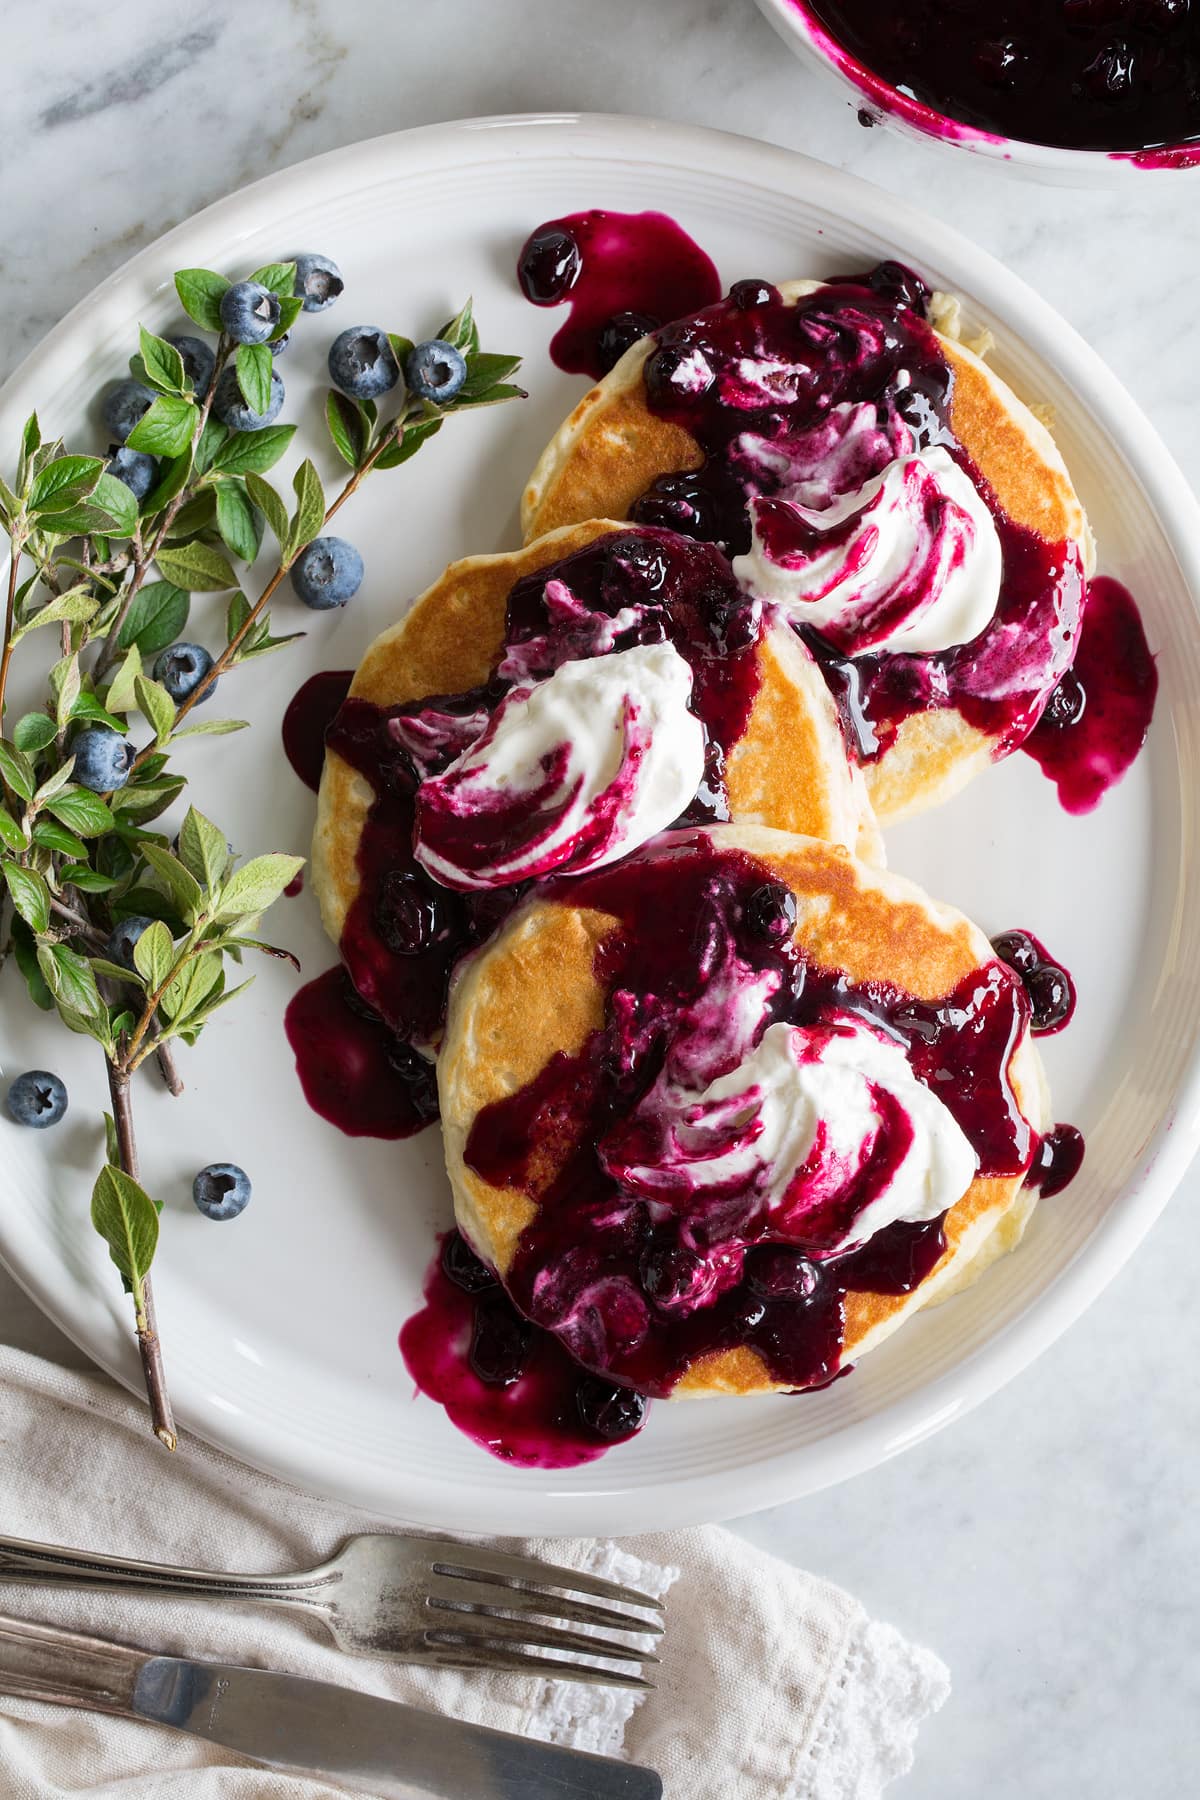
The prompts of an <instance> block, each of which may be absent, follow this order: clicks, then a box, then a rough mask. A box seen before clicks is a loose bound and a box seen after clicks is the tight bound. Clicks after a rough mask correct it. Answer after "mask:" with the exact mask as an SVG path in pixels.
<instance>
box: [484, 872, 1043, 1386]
mask: <svg viewBox="0 0 1200 1800" xmlns="http://www.w3.org/2000/svg"><path fill="white" fill-rule="evenodd" d="M772 890H775V891H776V892H779V884H778V883H774V882H771V881H770V880H769V879H767V878H765V871H764V870H763V868H762V866H761V865H760V864H758V863H756V862H755V861H754V860H753V859H752V858H750V857H748V856H745V855H744V854H741V853H731V852H719V851H716V850H713V849H712V848H711V847H708V846H707V845H706V842H705V840H703V839H702V838H701V839H699V840H688V850H687V854H686V855H682V854H681V855H680V856H679V857H673V856H671V855H668V854H663V853H662V852H661V851H660V852H659V853H658V855H657V856H655V857H653V858H649V859H648V858H646V857H645V856H644V855H643V856H635V857H633V858H630V859H629V860H628V861H627V862H625V863H623V864H621V865H618V866H617V867H615V868H613V869H605V870H599V871H596V872H594V873H593V874H591V875H589V876H586V877H583V878H580V879H579V880H577V881H573V882H563V883H560V884H556V886H555V887H554V888H553V889H550V890H547V892H548V893H549V894H550V895H551V896H552V897H556V898H563V899H565V900H568V901H570V902H571V903H572V904H577V905H581V906H585V905H586V906H588V907H596V908H597V909H599V910H600V911H602V912H605V913H610V914H612V915H613V916H614V917H615V918H616V919H618V920H619V921H620V924H619V927H618V928H617V929H616V930H615V931H614V932H612V933H611V934H610V935H609V936H608V937H607V938H606V939H605V940H604V942H603V943H602V944H601V946H600V948H599V950H598V952H597V967H596V974H597V979H598V980H599V981H600V982H601V984H602V985H603V987H604V989H605V991H606V992H607V993H608V994H609V995H610V1003H609V1017H608V1022H607V1024H606V1026H605V1028H604V1029H603V1030H602V1031H599V1032H596V1033H594V1034H593V1035H592V1036H591V1037H590V1038H589V1039H588V1040H587V1042H586V1043H585V1044H584V1045H583V1047H582V1049H581V1050H580V1052H579V1053H578V1054H577V1055H575V1056H566V1055H562V1054H560V1055H558V1056H555V1057H554V1058H552V1059H551V1061H550V1062H549V1063H548V1064H547V1065H546V1067H545V1068H544V1069H543V1070H542V1071H541V1072H540V1074H539V1075H538V1076H537V1077H536V1078H535V1079H534V1080H533V1081H532V1082H531V1083H529V1085H528V1086H526V1087H525V1088H523V1089H521V1090H520V1091H518V1092H517V1093H515V1094H513V1095H512V1096H511V1097H509V1098H508V1099H506V1100H503V1101H500V1102H497V1103H495V1104H494V1105H492V1106H490V1107H488V1108H486V1109H485V1110H484V1111H483V1112H482V1113H480V1114H479V1116H478V1117H477V1119H476V1120H475V1123H474V1125H473V1127H472V1130H471V1134H470V1137H469V1140H468V1144H467V1149H466V1160H467V1163H468V1165H469V1166H470V1167H471V1168H472V1169H473V1170H474V1171H475V1172H476V1173H477V1174H479V1175H480V1176H481V1177H482V1178H483V1179H484V1180H486V1181H488V1182H490V1183H492V1184H493V1185H495V1186H497V1187H506V1186H513V1187H518V1188H519V1187H522V1186H524V1185H526V1184H527V1183H528V1182H529V1180H530V1178H531V1175H530V1171H531V1169H532V1166H533V1158H534V1157H535V1155H536V1156H537V1157H538V1158H539V1160H541V1159H544V1157H545V1155H546V1154H547V1152H548V1153H549V1154H550V1155H551V1156H554V1157H559V1156H560V1157H561V1162H560V1163H559V1164H558V1173H557V1174H556V1176H555V1177H554V1179H553V1181H552V1182H551V1184H550V1186H549V1188H548V1189H546V1190H545V1191H543V1192H541V1193H540V1194H539V1200H540V1206H539V1211H538V1213H537V1216H536V1217H535V1219H534V1220H533V1221H532V1223H531V1224H530V1225H529V1226H528V1227H527V1228H526V1229H525V1231H524V1232H523V1233H522V1235H521V1238H520V1240H519V1242H518V1245H517V1249H516V1253H515V1256H514V1259H513V1262H512V1264H511V1266H510V1267H509V1269H508V1270H507V1272H506V1278H505V1284H506V1287H507V1288H508V1290H509V1292H510V1294H511V1295H512V1297H513V1299H514V1300H515V1302H516V1305H517V1307H518V1308H519V1310H520V1311H521V1313H522V1314H523V1315H524V1316H526V1317H528V1318H531V1319H533V1320H534V1321H535V1322H537V1323H539V1324H542V1325H544V1326H547V1327H550V1328H553V1329H554V1330H556V1331H557V1332H558V1333H559V1335H560V1337H561V1338H562V1340H563V1341H564V1342H565V1343H566V1344H567V1347H568V1348H569V1350H570V1352H571V1354H572V1355H573V1356H574V1357H575V1358H576V1360H577V1361H579V1362H580V1363H581V1364H583V1365H584V1366H585V1367H588V1368H591V1369H593V1370H595V1371H596V1373H598V1374H600V1375H603V1376H605V1377H606V1378H610V1379H615V1380H616V1381H618V1382H620V1383H623V1384H627V1385H629V1386H631V1387H633V1388H636V1389H637V1390H638V1391H639V1392H641V1393H645V1394H650V1395H664V1394H668V1393H670V1392H671V1390H672V1388H673V1387H674V1386H675V1384H676V1382H677V1381H678V1380H679V1378H680V1376H681V1375H682V1373H683V1372H684V1370H685V1369H687V1368H688V1366H689V1365H690V1364H691V1363H693V1362H694V1361H696V1360H697V1359H698V1358H700V1357H703V1356H705V1355H707V1354H710V1353H713V1352H718V1351H723V1350H731V1349H734V1348H737V1347H739V1346H743V1345H744V1346H748V1347H749V1348H751V1349H753V1350H755V1351H757V1352H758V1354H759V1356H760V1357H761V1358H762V1360H763V1361H764V1363H765V1364H766V1367H767V1368H768V1370H769V1371H770V1373H771V1375H772V1377H773V1379H774V1380H776V1381H778V1382H779V1383H781V1384H783V1385H786V1386H788V1387H793V1388H801V1387H811V1386H816V1385H821V1384H823V1383H824V1382H826V1381H828V1380H829V1379H831V1378H832V1377H833V1376H834V1375H835V1374H836V1372H837V1369H838V1365H839V1361H840V1356H841V1348H842V1336H843V1326H844V1319H845V1303H846V1297H847V1295H848V1294H849V1293H851V1292H854V1291H856V1290H869V1291H872V1292H876V1293H886V1294H903V1293H907V1292H910V1291H911V1290H912V1288H913V1287H915V1286H916V1285H918V1284H919V1283H920V1282H921V1281H922V1280H923V1279H924V1278H925V1276H926V1275H928V1274H929V1272H930V1270H931V1269H932V1268H933V1267H934V1266H935V1264H936V1263H937V1262H938V1260H939V1258H940V1257H941V1255H942V1253H943V1251H944V1249H945V1239H944V1236H943V1230H942V1225H943V1220H942V1218H937V1219H934V1220H931V1221H926V1222H923V1223H917V1224H912V1223H908V1222H905V1221H900V1222H898V1223H896V1224H893V1225H890V1226H887V1227H886V1228H885V1229H883V1230H882V1231H880V1232H878V1233H877V1234H876V1235H875V1236H874V1237H873V1238H871V1239H870V1240H869V1241H868V1242H867V1243H866V1244H865V1245H864V1246H863V1247H861V1248H859V1249H856V1250H854V1249H852V1250H850V1251H848V1252H846V1253H844V1254H841V1255H837V1254H831V1253H830V1248H829V1246H830V1244H831V1243H832V1242H836V1241H837V1239H838V1237H839V1233H840V1229H841V1226H842V1224H844V1221H830V1220H828V1219H825V1218H824V1217H821V1218H818V1219H814V1220H812V1221H807V1222H806V1223H805V1225H804V1227H803V1229H802V1237H801V1238H796V1237H793V1238H791V1239H789V1240H787V1241H784V1240H783V1239H782V1238H781V1236H780V1234H779V1231H778V1229H777V1226H776V1224H775V1223H773V1221H772V1218H770V1217H767V1216H766V1215H765V1213H764V1211H763V1209H762V1208H761V1207H758V1206H756V1205H754V1204H753V1202H752V1201H748V1199H747V1196H746V1195H745V1193H744V1192H740V1191H734V1192H732V1193H731V1192H729V1191H727V1190H713V1191H712V1193H711V1194H709V1195H708V1196H700V1197H697V1194H696V1193H695V1192H693V1193H692V1194H691V1196H690V1197H688V1198H687V1199H686V1201H685V1202H683V1203H680V1204H675V1203H672V1204H671V1205H669V1206H664V1205H662V1204H660V1203H658V1202H657V1201H655V1202H651V1201H648V1200H647V1199H646V1198H645V1197H644V1196H639V1195H635V1194H634V1193H633V1192H632V1190H630V1189H628V1188H626V1187H625V1186H624V1185H623V1184H622V1183H621V1182H619V1181H618V1180H616V1179H614V1177H613V1176H612V1175H610V1174H608V1173H606V1170H605V1159H604V1155H603V1154H602V1150H601V1146H602V1145H603V1144H604V1143H605V1142H606V1141H607V1142H608V1143H609V1144H611V1143H612V1142H613V1141H614V1137H615V1136H619V1133H620V1132H621V1131H622V1130H623V1129H624V1128H625V1126H626V1125H627V1123H628V1121H629V1120H630V1118H631V1115H632V1114H633V1113H634V1112H635V1110H636V1109H637V1107H638V1105H639V1102H641V1101H643V1100H644V1098H645V1096H646V1095H647V1093H648V1092H649V1090H650V1089H651V1087H652V1086H653V1084H654V1083H655V1080H656V1078H657V1077H658V1075H659V1074H660V1071H661V1070H662V1068H663V1066H664V1062H665V1061H666V1059H667V1058H668V1057H669V1056H670V1055H671V1054H672V1044H673V1041H674V1039H675V1036H676V1032H677V1028H678V1022H679V1021H680V1019H681V1018H682V1017H684V1016H685V1013H686V1010H687V1009H688V1008H689V1007H691V1006H693V1005H694V1004H695V1003H696V1001H697V999H698V997H699V996H701V995H702V994H703V993H704V992H705V990H706V988H707V987H708V984H709V981H710V975H711V962H712V959H711V957H710V956H709V955H708V954H707V951H706V946H708V945H710V944H711V943H713V942H715V941H716V940H717V939H719V938H725V939H726V940H728V939H731V940H732V942H733V943H734V945H735V947H736V954H737V956H738V957H739V958H740V959H741V961H742V964H743V965H744V967H745V968H746V969H747V970H748V971H749V973H748V975H747V980H750V981H754V980H758V979H759V978H760V977H768V978H774V980H773V981H772V980H771V979H766V980H765V981H764V982H763V987H764V991H767V990H773V998H771V999H770V1000H769V1003H768V1006H767V1012H766V1015H765V1018H764V1029H765V1026H766V1024H767V1023H768V1022H774V1021H776V1020H786V1021H787V1022H789V1023H792V1024H796V1025H814V1024H818V1023H821V1022H824V1021H827V1020H828V1019H829V1018H830V1016H831V1015H833V1016H837V1015H845V1014H852V1015H858V1016H859V1017H861V1018H862V1019H864V1020H865V1021H867V1022H869V1023H871V1024H872V1025H874V1026H876V1027H878V1028H882V1029H883V1030H884V1031H886V1032H887V1033H888V1035H889V1036H890V1037H892V1038H893V1039H894V1040H896V1041H897V1042H898V1043H900V1044H901V1045H902V1047H903V1048H904V1050H905V1052H906V1054H907V1055H908V1057H909V1060H910V1065H911V1067H912V1069H913V1072H914V1073H915V1074H916V1075H917V1077H918V1078H919V1079H920V1080H921V1081H923V1082H924V1083H925V1084H926V1085H927V1086H928V1087H929V1088H930V1089H931V1091H932V1092H933V1093H935V1094H936V1095H937V1096H938V1098H939V1099H941V1100H942V1101H943V1102H944V1104H945V1105H946V1106H947V1107H948V1109H949V1110H950V1112H951V1114H952V1115H953V1116H954V1118H955V1119H956V1121H957V1123H958V1124H959V1126H960V1127H961V1129H962V1130H963V1132H964V1133H965V1135H966V1136H967V1138H968V1140H969V1141H970V1143H971V1145H972V1147H973V1149H974V1150H975V1152H976V1155H977V1158H978V1162H979V1172H980V1173H981V1174H983V1175H1006V1176H1013V1175H1020V1174H1021V1173H1022V1172H1023V1171H1024V1170H1025V1169H1026V1168H1027V1167H1028V1164H1029V1161H1030V1158H1031V1156H1032V1153H1033V1148H1034V1140H1033V1134H1032V1132H1031V1130H1030V1127H1029V1125H1028V1123H1027V1121H1026V1120H1025V1118H1024V1117H1023V1115H1022V1113H1021V1111H1020V1108H1019V1106H1018V1104H1017V1101H1016V1097H1015V1095H1014V1093H1013V1091H1012V1088H1011V1085H1010V1083H1009V1079H1008V1067H1009V1062H1010V1059H1011V1056H1012V1053H1013V1051H1014V1049H1015V1047H1016V1045H1017V1043H1018V1040H1019V1037H1020V1034H1021V1032H1022V1030H1023V1028H1024V1027H1025V1025H1026V1024H1027V1022H1028V1017H1029V1007H1028V1001H1027V1000H1026V997H1025V993H1024V989H1023V988H1022V986H1021V984H1020V982H1019V981H1018V980H1017V979H1016V977H1015V976H1014V975H1013V973H1012V972H1011V971H1010V970H1009V969H1007V968H1006V967H1005V966H1004V965H1003V964H1002V963H1000V962H998V961H997V962H992V963H988V964H986V965H985V966H983V967H982V968H980V969H979V970H977V971H975V972H974V973H973V974H972V976H971V977H970V978H969V979H968V980H967V981H965V982H964V983H963V984H962V986H961V987H960V988H959V989H957V990H956V991H955V992H953V993H951V994H948V995H947V996H945V997H944V998H943V999H942V1000H940V1001H938V1002H936V1003H933V1004H930V1003H927V1002H924V1001H920V1000H917V999H915V998H914V997H913V996H911V995H907V994H904V993H901V992H899V991H898V990H896V989H894V988H891V987H888V986H886V985H884V984H880V983H870V984H868V985H865V986H860V985H855V984H854V983H852V982H850V981H849V980H848V979H847V978H846V977H845V976H844V975H842V974H839V973H837V972H833V971H829V970H823V969H821V968H819V967H817V966H815V965H812V964H808V963H806V962H805V961H804V959H803V958H802V957H801V956H800V955H799V953H798V952H797V951H796V949H795V946H794V944H793V943H792V940H791V938H790V935H789V933H788V931H787V929H786V923H787V918H788V913H787V908H786V906H785V905H784V904H783V902H782V900H781V901H780V903H779V904H778V905H777V906H772V904H771V898H772ZM782 892H783V894H784V895H786V890H782ZM787 898H789V899H790V896H787ZM781 921H783V924H782V926H781ZM895 1124H896V1130H895V1131H894V1132H893V1131H891V1130H890V1129H889V1127H888V1124H887V1122H886V1121H885V1123H884V1127H883V1129H882V1130H881V1133H880V1143H881V1145H882V1152H881V1154H882V1157H883V1160H884V1164H885V1166H884V1167H883V1168H882V1169H881V1168H878V1167H877V1168H876V1170H875V1172H874V1173H875V1176H876V1177H877V1178H878V1180H880V1181H886V1177H887V1167H886V1162H887V1158H888V1156H889V1155H891V1154H893V1153H894V1152H897V1153H898V1152H899V1149H900V1146H901V1141H902V1139H903V1137H904V1133H905V1130H907V1129H911V1127H910V1125H909V1121H908V1119H907V1116H905V1118H904V1119H903V1120H897V1121H896V1122H895ZM610 1161H611V1159H610ZM860 1198H861V1197H860ZM857 1203H858V1202H857V1201H856V1204H857Z"/></svg>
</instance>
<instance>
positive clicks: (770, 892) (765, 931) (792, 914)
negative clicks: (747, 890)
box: [746, 881, 796, 941]
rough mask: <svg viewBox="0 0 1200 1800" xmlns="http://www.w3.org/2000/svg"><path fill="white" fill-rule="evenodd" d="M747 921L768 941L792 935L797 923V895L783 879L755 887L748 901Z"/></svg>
mask: <svg viewBox="0 0 1200 1800" xmlns="http://www.w3.org/2000/svg"><path fill="white" fill-rule="evenodd" d="M746 923H747V925H748V926H749V927H750V929H751V931H753V932H755V933H757V935H758V936H759V937H763V938H766V939H767V940H768V941H771V940H776V941H778V940H780V939H782V938H785V937H787V936H789V935H790V933H791V931H792V930H793V928H794V926H795V923H796V896H795V895H794V894H793V892H792V890H791V888H789V887H785V886H784V884H783V882H782V881H767V882H764V883H763V885H762V887H760V888H755V890H754V892H753V893H752V894H751V896H750V898H749V900H748V901H747V903H746Z"/></svg>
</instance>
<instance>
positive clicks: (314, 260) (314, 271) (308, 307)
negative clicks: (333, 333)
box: [292, 250, 346, 313]
mask: <svg viewBox="0 0 1200 1800" xmlns="http://www.w3.org/2000/svg"><path fill="white" fill-rule="evenodd" d="M292 261H293V262H294V263H295V265H296V285H295V287H294V288H293V289H292V292H293V294H295V296H296V298H297V300H303V302H304V310H305V312H309V313H316V312H328V310H329V308H330V307H331V306H332V305H333V303H334V301H335V300H336V299H338V298H339V296H340V295H341V292H342V289H343V288H344V287H345V285H346V284H345V282H344V281H343V280H342V271H341V270H340V269H339V268H338V266H337V264H336V263H335V262H332V261H331V260H330V258H329V257H328V256H319V255H318V254H317V252H316V251H315V250H307V251H302V252H301V253H300V255H299V256H294V257H293V258H292Z"/></svg>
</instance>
